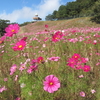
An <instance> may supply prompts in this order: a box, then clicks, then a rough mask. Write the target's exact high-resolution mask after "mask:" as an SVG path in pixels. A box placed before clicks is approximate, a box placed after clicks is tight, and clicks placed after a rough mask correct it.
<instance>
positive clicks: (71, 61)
mask: <svg viewBox="0 0 100 100" xmlns="http://www.w3.org/2000/svg"><path fill="white" fill-rule="evenodd" d="M76 64H77V61H76V60H75V59H74V58H69V59H68V64H67V65H68V66H70V67H72V68H74V66H75V65H76Z"/></svg>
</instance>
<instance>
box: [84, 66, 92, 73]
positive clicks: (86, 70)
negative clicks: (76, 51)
mask: <svg viewBox="0 0 100 100" xmlns="http://www.w3.org/2000/svg"><path fill="white" fill-rule="evenodd" d="M83 70H84V72H89V71H90V70H91V67H90V66H89V65H84V67H83Z"/></svg>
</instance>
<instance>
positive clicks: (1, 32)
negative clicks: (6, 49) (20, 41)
mask: <svg viewBox="0 0 100 100" xmlns="http://www.w3.org/2000/svg"><path fill="white" fill-rule="evenodd" d="M9 24H10V20H3V19H0V36H3V35H4V33H5V30H4V29H5V28H6V27H7V26H8V25H9Z"/></svg>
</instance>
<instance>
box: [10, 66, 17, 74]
mask: <svg viewBox="0 0 100 100" xmlns="http://www.w3.org/2000/svg"><path fill="white" fill-rule="evenodd" d="M16 69H17V66H16V64H14V65H13V66H12V67H11V68H10V75H13V73H14V72H15V71H16Z"/></svg>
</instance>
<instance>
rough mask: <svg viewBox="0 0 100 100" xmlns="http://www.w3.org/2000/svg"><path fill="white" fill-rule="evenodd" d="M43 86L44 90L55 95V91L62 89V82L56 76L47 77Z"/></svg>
mask: <svg viewBox="0 0 100 100" xmlns="http://www.w3.org/2000/svg"><path fill="white" fill-rule="evenodd" d="M43 85H44V87H43V89H44V90H45V91H47V92H49V93H54V91H57V90H58V88H60V82H59V80H58V78H57V77H55V76H54V75H48V76H46V77H45V81H44V82H43Z"/></svg>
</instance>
